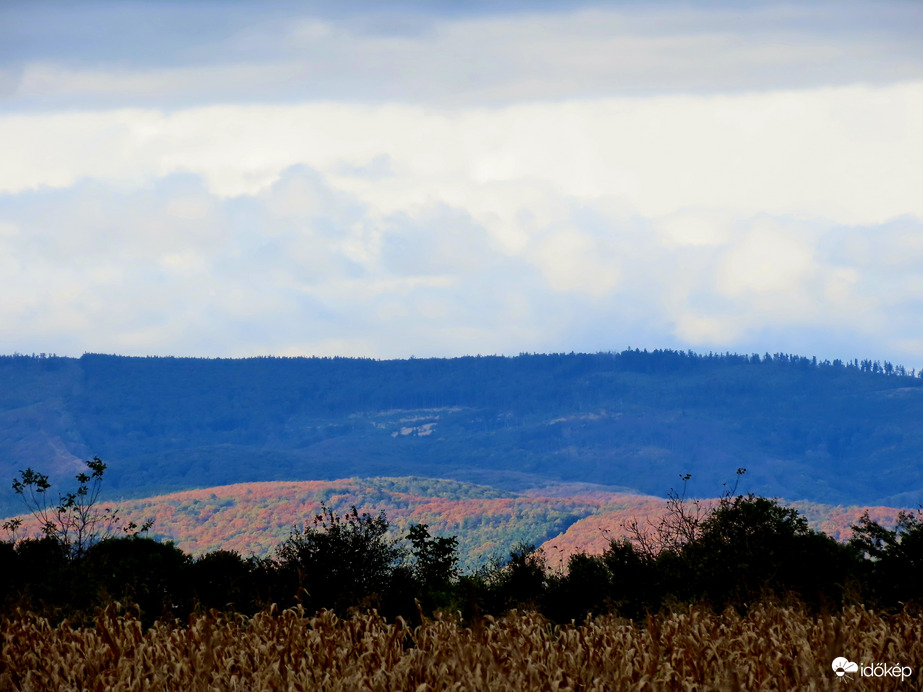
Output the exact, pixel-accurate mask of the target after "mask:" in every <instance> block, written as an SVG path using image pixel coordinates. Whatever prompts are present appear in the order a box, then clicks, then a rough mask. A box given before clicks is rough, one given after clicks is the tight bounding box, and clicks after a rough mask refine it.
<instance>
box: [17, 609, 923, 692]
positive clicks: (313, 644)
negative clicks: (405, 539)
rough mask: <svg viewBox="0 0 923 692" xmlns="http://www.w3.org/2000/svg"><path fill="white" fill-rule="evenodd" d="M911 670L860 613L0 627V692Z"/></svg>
mask: <svg viewBox="0 0 923 692" xmlns="http://www.w3.org/2000/svg"><path fill="white" fill-rule="evenodd" d="M839 656H845V657H847V658H848V659H849V660H850V661H854V662H857V663H858V664H860V665H863V664H874V663H889V664H902V665H903V666H911V667H912V668H913V672H912V674H911V675H910V676H909V677H908V678H907V679H905V680H904V681H903V682H902V681H901V680H900V678H895V677H893V676H890V675H889V676H886V677H877V678H875V677H868V676H865V677H863V676H862V675H861V670H860V671H859V672H852V673H850V675H851V676H852V680H850V679H848V678H846V677H842V678H838V677H837V676H836V674H835V673H834V671H833V670H832V667H831V662H832V661H833V659H834V658H837V657H839ZM921 663H923V619H921V618H919V617H914V616H911V615H909V614H906V613H902V614H899V615H894V616H882V615H879V614H877V613H874V612H871V611H869V610H866V609H864V608H861V607H849V608H847V609H846V610H845V611H844V612H843V613H842V614H839V615H836V616H831V617H813V616H810V615H808V614H806V613H805V612H802V611H801V610H799V609H791V608H783V607H777V606H768V607H762V606H761V607H757V608H754V609H753V610H752V611H751V612H750V613H749V614H748V615H747V616H740V615H737V614H736V613H733V612H731V611H728V612H726V613H724V614H721V615H715V614H712V613H710V612H708V611H706V610H697V609H694V608H693V609H691V610H689V611H687V612H683V613H673V614H666V615H659V616H655V617H651V618H650V619H649V620H648V621H647V622H646V623H644V624H643V625H638V624H633V623H630V622H627V621H624V620H620V619H618V618H615V617H611V616H607V617H602V618H598V619H595V620H592V621H590V622H589V623H588V624H586V625H583V626H580V627H573V626H564V627H555V626H551V625H550V624H549V623H547V622H546V621H545V620H543V619H542V618H541V617H540V616H537V615H534V614H531V613H515V612H514V613H511V614H509V615H507V616H505V617H503V618H499V619H497V620H493V619H490V618H488V619H486V620H485V621H483V622H482V623H480V624H478V625H477V626H474V627H464V626H462V625H460V624H459V623H457V622H454V621H451V620H445V619H442V620H428V621H426V622H425V624H424V625H422V626H420V627H416V628H411V627H410V626H408V625H407V624H406V623H405V622H403V621H402V620H400V619H398V620H397V621H396V622H393V623H389V622H386V621H385V620H383V619H382V618H380V617H378V616H377V615H375V614H366V615H358V616H355V617H352V618H350V619H338V618H337V617H336V616H335V615H333V614H332V613H329V612H323V613H320V614H318V615H316V616H311V617H309V616H305V615H304V614H303V613H300V612H298V611H294V610H289V611H284V612H277V613H273V614H269V613H261V614H259V615H257V616H255V617H253V618H250V619H246V618H243V617H235V616H219V615H217V614H211V615H201V616H193V617H192V618H190V620H189V622H188V623H185V624H184V625H183V626H180V625H178V624H177V625H175V626H168V625H163V624H159V625H156V626H155V627H154V628H152V629H150V630H149V631H147V632H144V631H142V627H141V625H140V623H139V622H138V621H137V620H136V619H135V618H133V617H131V616H125V615H121V614H119V613H117V611H116V609H115V607H110V608H109V610H107V611H106V612H105V613H103V614H101V615H100V616H99V617H98V618H97V619H96V621H95V624H92V625H91V626H88V627H80V628H70V627H68V626H66V625H64V626H57V627H53V626H51V625H50V624H49V623H48V622H47V621H46V620H43V619H41V618H37V617H35V616H33V615H30V614H25V613H20V614H18V615H17V616H16V617H13V618H9V619H5V620H4V621H3V623H2V655H0V691H2V692H6V691H7V690H24V691H29V692H45V691H49V690H75V691H76V690H81V691H82V690H91V691H94V692H96V691H99V692H103V691H107V692H108V691H111V692H120V691H122V690H125V691H127V690H139V691H140V690H182V691H184V692H185V691H189V692H193V691H198V690H201V691H203V692H204V691H206V690H209V691H211V690H214V691H225V690H228V691H230V690H240V691H241V692H244V691H246V692H251V691H252V692H262V691H264V690H304V691H314V690H331V691H332V690H343V691H349V692H353V691H355V690H376V691H377V690H381V691H382V692H385V691H387V692H390V691H392V690H412V691H415V692H423V691H424V690H485V691H486V690H491V691H494V690H497V691H501V690H586V691H590V690H599V691H603V690H607V691H608V690H724V689H727V690H733V689H740V690H835V689H839V690H848V689H855V690H860V689H861V690H888V689H899V690H920V689H923V686H921V679H920V669H919V668H920V664H921ZM880 670H881V669H879V671H880Z"/></svg>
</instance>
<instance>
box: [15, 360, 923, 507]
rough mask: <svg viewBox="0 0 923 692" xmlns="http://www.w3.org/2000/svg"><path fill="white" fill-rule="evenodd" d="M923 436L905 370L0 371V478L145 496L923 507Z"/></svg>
mask: <svg viewBox="0 0 923 692" xmlns="http://www.w3.org/2000/svg"><path fill="white" fill-rule="evenodd" d="M921 422H923V379H920V378H918V377H914V376H913V375H912V374H911V373H907V372H904V370H903V369H902V368H899V367H897V368H896V367H894V366H892V365H891V364H890V363H885V364H880V363H877V362H871V361H862V362H858V361H856V362H852V363H841V362H838V361H837V362H834V363H828V362H822V363H818V362H816V361H814V360H813V359H808V358H800V357H795V356H788V355H784V354H777V355H775V356H769V355H768V354H767V355H765V356H762V357H761V356H756V355H753V356H740V355H729V354H725V355H696V354H692V353H683V352H675V351H654V352H642V351H624V352H622V353H600V354H566V355H565V354H558V355H521V356H518V357H513V358H507V357H465V358H455V359H410V360H392V361H377V360H364V359H349V358H332V359H326V358H250V359H189V358H127V357H118V356H104V355H92V354H90V355H85V356H83V357H82V358H79V359H73V358H57V357H33V356H5V357H0V478H9V479H10V480H12V478H13V476H14V475H16V473H17V471H18V470H19V469H22V468H25V467H26V466H32V467H35V468H37V469H41V470H46V471H51V472H52V473H53V474H54V475H56V476H57V475H62V474H63V475H65V476H67V475H72V473H73V472H75V471H76V470H77V466H76V465H75V461H78V460H79V459H82V458H87V457H90V456H93V455H98V456H100V457H101V458H103V459H104V460H105V461H107V462H108V463H109V464H110V469H109V471H108V472H107V487H108V489H109V490H110V491H111V492H112V493H113V494H115V495H123V496H136V497H137V496H142V495H150V494H152V493H155V492H164V491H168V490H179V489H186V488H194V487H208V486H215V485H222V484H227V483H235V482H242V481H257V480H314V479H317V480H322V479H334V478H344V477H349V476H355V477H370V476H385V475H387V476H402V475H417V476H428V477H440V478H455V479H459V480H464V481H471V482H477V483H483V484H487V485H493V486H495V487H499V488H505V489H508V490H515V489H519V488H524V487H534V486H536V485H541V484H542V483H543V482H551V481H565V482H590V483H598V484H605V485H612V486H621V487H626V488H633V489H635V490H637V491H639V492H642V493H650V494H660V495H662V494H663V493H664V492H665V491H666V490H668V489H669V488H670V487H671V486H673V485H676V484H677V482H678V476H679V475H680V474H683V473H692V474H693V482H692V485H691V486H690V487H691V490H692V491H693V492H694V493H696V494H699V495H703V496H714V495H716V494H719V493H720V492H721V490H722V485H721V484H722V483H723V482H726V481H733V479H734V477H735V470H736V469H737V467H739V466H743V467H746V468H747V469H748V472H747V474H746V476H745V483H744V485H743V486H742V489H743V490H745V491H753V492H757V493H761V494H767V495H772V496H774V495H778V496H783V497H785V498H788V499H791V500H797V499H806V500H811V501H815V502H826V503H834V504H836V503H844V504H856V503H859V504H866V503H868V504H903V505H911V506H913V505H915V504H916V503H917V502H920V501H921V500H923V426H921ZM4 483H5V481H4ZM19 508H20V506H19V505H18V504H17V502H16V498H15V497H14V496H13V494H12V492H11V491H10V492H6V493H0V510H3V511H6V512H10V511H18V510H19Z"/></svg>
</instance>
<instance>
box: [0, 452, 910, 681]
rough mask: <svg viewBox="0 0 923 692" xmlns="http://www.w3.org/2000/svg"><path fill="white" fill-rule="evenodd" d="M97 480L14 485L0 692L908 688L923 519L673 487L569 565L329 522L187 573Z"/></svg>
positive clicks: (380, 521)
mask: <svg viewBox="0 0 923 692" xmlns="http://www.w3.org/2000/svg"><path fill="white" fill-rule="evenodd" d="M87 466H88V473H82V474H79V475H78V476H77V481H78V483H79V485H78V487H77V489H76V490H75V491H74V492H71V493H65V494H63V495H59V500H58V501H57V502H49V501H48V491H49V489H50V484H49V482H48V479H47V477H46V476H44V475H42V474H40V473H37V472H35V471H33V470H31V469H27V470H26V471H23V472H21V474H20V477H19V479H17V481H15V482H14V484H13V489H14V491H16V492H17V493H18V494H19V495H21V496H22V497H23V499H24V500H25V501H26V504H27V506H29V507H30V509H32V510H33V513H34V514H35V515H36V518H38V519H40V520H41V521H42V522H43V532H44V534H45V535H44V537H43V538H40V539H36V538H25V539H21V540H19V541H15V542H14V541H7V542H0V564H2V565H3V566H4V569H3V571H2V572H0V593H3V594H5V602H4V603H3V605H2V610H0V614H2V617H0V641H2V648H0V692H4V691H5V690H22V691H25V690H48V689H56V690H94V689H98V690H103V689H105V690H158V689H164V690H166V689H170V690H173V689H184V690H185V689H189V690H264V689H265V690H269V689H283V690H315V689H321V690H354V689H370V690H392V689H409V690H417V691H418V692H423V691H424V690H439V689H473V690H504V689H508V690H525V689H529V690H532V689H557V690H604V689H605V690H611V689H648V688H651V689H722V688H726V689H828V688H829V687H830V685H831V684H832V683H833V682H834V681H835V680H837V679H840V678H838V677H837V673H836V672H835V671H834V670H833V669H832V668H831V661H833V660H834V659H837V660H839V659H840V657H844V656H849V657H850V660H852V661H854V662H855V661H860V662H862V663H863V664H870V665H873V666H881V667H883V668H884V667H893V670H899V671H902V672H901V675H902V677H904V678H907V679H906V680H904V681H903V682H902V684H903V683H904V682H906V683H907V689H920V680H919V671H918V670H917V671H915V672H914V667H918V666H919V663H920V661H923V619H921V618H920V617H919V607H920V603H921V601H923V515H921V514H920V513H916V514H910V513H902V514H901V515H900V516H899V518H898V522H897V525H896V526H895V527H893V528H889V527H885V526H881V525H879V524H878V523H876V522H874V521H872V520H871V519H869V518H868V517H864V518H863V519H862V520H861V521H860V522H859V524H857V525H856V526H854V527H853V529H854V535H853V538H852V539H851V540H850V541H849V542H847V543H838V542H836V541H834V540H833V539H832V538H830V537H828V536H826V535H824V534H822V533H819V532H817V531H815V530H813V529H811V528H810V527H809V526H808V524H807V521H806V520H805V519H804V517H803V516H801V515H800V514H799V512H798V511H797V510H795V509H793V508H791V507H786V506H783V505H781V504H779V503H778V502H776V501H774V500H770V499H766V498H762V497H756V496H753V495H747V496H744V495H735V494H734V490H729V491H728V492H727V493H726V495H725V497H724V498H723V499H722V500H720V502H719V503H718V504H717V505H716V506H711V505H709V506H706V505H703V504H700V503H697V502H696V501H687V500H686V499H685V497H684V495H683V494H681V493H675V492H671V493H670V495H669V498H668V500H667V507H666V511H665V512H664V514H663V515H662V516H661V518H660V519H659V521H658V522H656V523H640V522H638V523H633V524H630V525H629V526H627V527H626V528H627V530H628V533H629V534H630V536H631V538H630V539H620V540H613V541H612V542H611V543H610V545H609V547H608V549H607V550H606V551H605V552H604V553H603V554H602V555H587V554H576V555H573V556H571V558H570V559H569V562H568V564H567V567H566V569H562V570H557V571H556V570H551V569H549V568H548V566H547V564H546V560H545V558H544V556H543V554H542V553H541V552H540V551H536V550H534V548H533V547H531V546H526V545H523V546H519V547H517V548H516V549H514V550H513V551H511V553H510V554H509V557H508V559H506V560H496V561H494V562H492V563H490V564H487V565H485V566H484V567H482V568H481V569H479V570H477V571H476V572H473V573H460V571H459V568H458V553H457V548H458V541H457V539H455V538H454V537H448V536H433V535H431V534H430V533H429V530H428V528H427V526H426V525H424V524H415V525H412V526H410V527H409V529H408V530H407V531H406V533H405V534H402V535H399V536H396V537H395V536H394V535H393V534H392V533H391V532H390V530H389V528H390V527H389V524H388V521H387V518H386V516H385V515H384V513H380V514H378V515H377V516H373V515H371V514H367V513H360V512H359V511H358V510H357V509H355V508H353V509H352V511H351V512H349V513H345V514H338V513H336V512H334V511H332V510H330V509H328V508H326V507H325V508H324V509H323V511H322V512H321V513H320V514H318V515H316V516H315V517H314V521H313V522H312V523H311V524H308V525H305V526H303V527H301V528H300V529H295V530H293V531H292V533H291V535H290V536H289V538H288V539H287V540H286V541H284V542H283V543H282V544H281V545H279V546H278V548H277V550H276V551H275V553H274V554H273V556H272V557H270V558H256V557H250V558H244V557H242V556H240V555H239V554H237V553H234V552H230V551H216V552H213V553H208V554H206V555H204V556H201V557H199V558H195V559H193V558H192V557H191V556H189V555H187V554H185V553H183V552H182V551H181V550H179V549H178V548H176V547H175V546H173V545H172V544H169V543H161V542H158V541H155V540H152V539H149V538H145V537H143V536H142V535H141V534H142V533H143V532H144V530H145V529H146V528H148V527H146V526H140V527H139V526H136V525H134V524H131V523H129V524H127V525H125V526H120V525H119V521H118V512H117V511H114V510H112V509H110V508H101V507H97V506H96V504H95V503H96V500H97V498H98V492H97V491H98V486H99V484H100V483H101V481H102V474H103V472H104V471H105V469H106V465H105V464H104V463H103V462H102V461H100V460H99V459H94V460H92V461H88V462H87ZM743 472H744V470H743V469H739V470H738V474H742V473H743ZM684 480H688V476H687V477H685V478H684ZM735 490H736V488H735ZM4 528H6V529H7V530H8V531H13V532H15V531H16V530H17V529H18V528H19V525H18V520H17V521H11V522H7V523H6V525H5V527H4ZM119 534H121V535H119ZM116 536H119V537H116ZM843 661H844V664H845V663H846V662H848V661H847V659H845V658H843ZM849 665H850V666H854V665H855V666H858V664H855V663H849ZM856 670H859V668H858V667H856V668H855V670H853V669H850V671H847V672H856ZM904 671H906V672H904ZM841 672H843V671H842V670H841ZM914 675H916V677H913V676H914ZM863 683H864V689H890V688H892V687H893V685H894V683H895V680H894V677H893V675H892V676H889V677H879V678H871V679H869V680H863ZM865 683H867V684H865Z"/></svg>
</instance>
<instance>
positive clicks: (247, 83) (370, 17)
mask: <svg viewBox="0 0 923 692" xmlns="http://www.w3.org/2000/svg"><path fill="white" fill-rule="evenodd" d="M337 4H338V5H341V7H339V8H337V7H336V6H333V7H332V6H331V5H329V4H319V3H308V4H299V5H292V4H290V3H272V2H268V3H266V2H261V3H252V2H251V3H248V2H241V3H235V5H234V7H233V8H222V10H221V12H220V16H218V14H217V13H215V12H214V11H209V8H208V5H207V3H195V2H192V3H180V4H173V3H170V4H159V3H153V4H149V3H142V4H137V5H130V6H127V7H126V8H123V10H122V11H120V12H118V13H113V12H110V11H108V8H105V7H104V6H98V5H95V4H92V3H72V4H70V3H69V4H66V5H57V6H55V7H54V8H53V9H52V10H51V11H49V10H48V9H47V8H42V10H41V11H40V12H37V11H36V10H34V9H32V8H30V7H29V6H28V5H25V6H23V5H20V4H17V5H10V6H7V7H5V8H0V12H2V15H0V18H2V20H3V21H0V26H6V27H8V28H7V29H6V31H3V30H2V29H0V43H3V44H4V45H6V46H9V49H8V51H7V52H6V56H7V57H6V59H5V60H4V61H2V62H0V69H2V70H3V72H4V74H6V75H8V76H7V78H6V79H0V83H6V84H7V85H6V87H5V90H4V92H5V94H6V96H5V101H6V104H7V105H8V106H9V107H20V108H23V107H24V108H30V109H36V108H58V107H68V108H75V107H77V108H80V107H86V106H87V105H88V104H92V105H93V106H94V107H100V106H105V107H110V108H117V107H126V106H131V107H150V106H159V107H163V106H169V107H172V108H175V107H186V106H190V105H203V104H208V103H231V102H234V103H253V102H255V101H272V102H277V103H278V102H289V103H291V102H295V101H306V100H308V101H347V102H378V103H380V102H383V101H391V102H394V101H400V102H404V103H426V104H430V105H437V104H438V105H441V106H453V107H455V106H459V105H462V104H465V105H472V104H480V105H485V106H501V105H508V104H511V103H515V102H521V101H535V100H563V99H574V98H576V99H583V98H604V97H612V96H625V95H631V96H650V95H655V94H664V93H677V92H682V93H695V92H698V93H717V92H731V91H737V92H739V91H763V90H778V89H792V88H799V89H801V88H816V87H821V86H842V85H846V84H856V83H894V82H899V81H908V80H919V79H921V78H923V48H921V47H920V42H919V41H918V40H917V37H916V34H915V32H913V31H912V30H911V29H910V28H911V27H914V26H919V25H920V21H921V19H923V11H921V9H920V7H919V6H917V5H915V4H913V3H870V2H857V3H850V4H849V5H845V6H841V5H834V4H825V3H817V4H804V3H799V4H784V3H773V4H766V3H743V4H740V3H737V4H711V5H707V6H699V7H690V6H689V5H688V4H685V3H657V4H650V3H640V2H627V3H619V4H618V5H613V4H604V3H561V2H548V3H520V4H518V5H509V4H497V5H492V4H489V3H463V4H462V3H454V4H455V5H456V7H455V8H451V9H450V8H449V7H447V4H445V3H428V4H421V5H417V6H415V7H414V8H413V9H412V11H409V10H408V8H407V6H406V5H402V4H396V5H388V4H385V3H380V4H377V5H376V6H374V7H372V6H369V5H368V4H366V3H361V4H358V5H357V4H352V3H337ZM152 28H153V30H152ZM9 75H14V76H9ZM11 81H12V82H13V86H11V85H10V84H9V82H11Z"/></svg>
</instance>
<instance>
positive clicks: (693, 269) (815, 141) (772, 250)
mask: <svg viewBox="0 0 923 692" xmlns="http://www.w3.org/2000/svg"><path fill="white" fill-rule="evenodd" d="M921 31H923V3H917V2H887V1H883V0H879V1H876V2H848V1H845V2H839V1H838V2H822V1H817V2H791V3H786V2H728V3H724V2H708V3H705V2H700V3H693V2H637V1H632V0H624V1H619V2H616V1H613V2H605V3H590V2H586V3H584V2H566V3H564V2H554V1H547V2H502V1H500V2H439V1H434V2H427V3H423V2H383V1H377V2H351V1H350V0H345V1H340V2H302V3H296V2H281V3H277V2H244V1H240V2H217V1H208V2H203V1H200V0H191V1H187V2H178V1H175V2H169V1H163V2H84V1H82V0H71V1H68V2H53V1H49V2H41V3H35V2H16V1H9V0H8V1H7V2H3V3H0V353H14V352H18V353H40V352H46V353H56V354H58V355H68V356H79V355H81V354H83V353H85V352H101V353H119V354H124V355H176V356H209V357H218V356H220V357H245V356H254V355H276V356H283V355H287V356H292V355H304V356H312V355H316V356H361V357H371V358H406V357H410V356H415V357H432V356H440V357H451V356H458V355H465V354H510V355H515V354H518V353H521V352H570V351H578V352H579V351H582V352H595V351H620V350H622V349H624V348H629V347H631V348H647V349H655V348H674V349H682V350H686V349H692V350H694V351H697V352H709V351H716V352H725V351H730V352H737V353H760V354H762V353H765V352H769V353H777V352H784V353H796V354H799V355H806V356H817V357H818V358H820V359H824V358H829V359H833V358H843V359H852V358H860V359H861V358H871V359H873V360H874V359H880V360H890V361H892V362H894V363H900V364H904V365H905V366H906V367H907V368H908V369H909V368H911V367H915V368H921V367H923V319H921V315H923V41H921V40H920V35H921Z"/></svg>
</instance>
